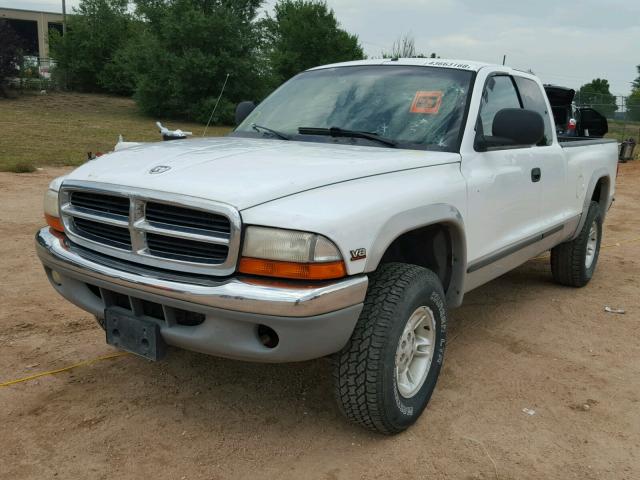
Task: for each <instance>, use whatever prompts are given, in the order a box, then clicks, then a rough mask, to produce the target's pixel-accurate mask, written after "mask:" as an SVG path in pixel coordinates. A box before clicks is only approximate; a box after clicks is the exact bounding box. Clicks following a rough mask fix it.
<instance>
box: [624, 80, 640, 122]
mask: <svg viewBox="0 0 640 480" xmlns="http://www.w3.org/2000/svg"><path fill="white" fill-rule="evenodd" d="M626 106H627V118H628V119H629V120H635V121H638V122H640V88H634V89H633V91H632V92H631V95H629V96H628V97H627V103H626Z"/></svg>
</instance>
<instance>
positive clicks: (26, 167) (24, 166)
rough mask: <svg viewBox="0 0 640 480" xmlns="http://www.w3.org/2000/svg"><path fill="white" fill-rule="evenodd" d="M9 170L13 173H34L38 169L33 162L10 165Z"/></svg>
mask: <svg viewBox="0 0 640 480" xmlns="http://www.w3.org/2000/svg"><path fill="white" fill-rule="evenodd" d="M8 170H9V171H10V172H13V173H33V172H35V171H36V170H37V169H36V167H35V165H34V164H33V163H31V162H17V163H14V164H13V165H10V166H9V169H8Z"/></svg>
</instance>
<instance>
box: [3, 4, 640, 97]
mask: <svg viewBox="0 0 640 480" xmlns="http://www.w3.org/2000/svg"><path fill="white" fill-rule="evenodd" d="M61 3H62V2H61V0H0V7H13V8H25V9H36V10H46V11H60V10H61ZM274 3H275V0H267V1H266V2H265V8H266V9H267V10H269V9H270V8H271V6H272V5H273V4H274ZM77 4H78V0H67V9H68V10H71V7H73V6H76V5H77ZM328 4H329V5H330V6H331V7H332V8H333V9H334V10H335V12H336V15H337V17H338V20H339V21H340V23H341V24H342V26H343V27H344V28H345V29H346V30H348V31H349V32H351V33H355V34H357V35H358V37H359V38H360V42H361V44H362V46H363V47H364V49H365V52H366V54H367V55H369V56H372V57H375V56H379V55H380V53H381V51H383V50H390V49H391V46H392V44H393V41H394V40H395V39H396V38H398V37H399V36H400V35H402V34H407V33H408V34H411V35H412V36H413V37H414V38H415V42H416V48H417V50H418V51H419V52H422V53H425V54H430V53H431V52H436V53H437V54H438V55H440V56H441V57H443V58H456V59H465V60H479V61H486V62H492V63H501V62H502V55H503V54H506V55H507V64H508V65H510V66H512V67H515V68H520V69H531V70H533V71H534V73H536V74H537V75H539V76H540V78H541V79H542V80H543V82H545V83H555V84H559V85H567V86H571V87H574V88H577V87H579V86H580V85H582V84H583V83H587V82H589V81H591V80H592V79H593V78H596V77H601V78H606V79H608V80H609V82H610V84H611V91H612V93H614V94H617V95H622V94H625V95H626V94H628V93H629V91H630V89H631V85H630V82H631V81H633V80H634V78H635V77H636V76H637V72H636V68H635V66H636V65H638V64H640V54H639V53H638V47H640V1H638V0H625V1H622V0H608V1H607V2H603V1H602V0H599V1H595V0H581V1H579V2H578V1H565V2H558V1H557V0H536V1H532V0H528V1H522V0H521V1H513V0H484V1H478V0H328ZM634 55H635V56H634Z"/></svg>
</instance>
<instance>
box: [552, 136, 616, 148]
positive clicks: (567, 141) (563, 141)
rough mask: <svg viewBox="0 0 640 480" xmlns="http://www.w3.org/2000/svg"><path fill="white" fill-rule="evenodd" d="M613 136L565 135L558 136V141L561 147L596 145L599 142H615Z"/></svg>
mask: <svg viewBox="0 0 640 480" xmlns="http://www.w3.org/2000/svg"><path fill="white" fill-rule="evenodd" d="M617 142H618V141H617V140H616V139H615V138H601V137H565V136H560V135H559V136H558V143H559V144H560V146H561V147H562V148H568V147H583V146H587V145H598V144H601V143H617Z"/></svg>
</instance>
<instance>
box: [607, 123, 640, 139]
mask: <svg viewBox="0 0 640 480" xmlns="http://www.w3.org/2000/svg"><path fill="white" fill-rule="evenodd" d="M607 137H608V138H615V139H616V140H618V141H619V142H621V141H623V140H628V139H629V138H633V139H634V140H635V141H636V142H638V143H640V122H631V121H629V122H625V121H622V120H609V133H607Z"/></svg>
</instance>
